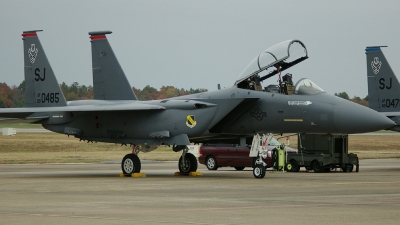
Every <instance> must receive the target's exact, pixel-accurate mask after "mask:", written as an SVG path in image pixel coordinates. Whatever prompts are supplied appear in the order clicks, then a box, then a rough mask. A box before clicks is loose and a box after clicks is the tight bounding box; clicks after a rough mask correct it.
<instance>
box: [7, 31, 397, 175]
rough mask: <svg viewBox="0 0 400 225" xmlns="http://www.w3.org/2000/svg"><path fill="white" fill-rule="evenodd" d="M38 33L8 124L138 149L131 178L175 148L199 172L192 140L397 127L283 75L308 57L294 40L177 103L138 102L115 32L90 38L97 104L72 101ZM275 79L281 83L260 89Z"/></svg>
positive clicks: (130, 162) (28, 36)
mask: <svg viewBox="0 0 400 225" xmlns="http://www.w3.org/2000/svg"><path fill="white" fill-rule="evenodd" d="M37 32H38V31H37V30H36V31H25V32H23V34H22V37H23V38H22V39H23V43H24V45H23V46H24V66H25V85H26V107H25V108H11V109H0V117H2V122H7V123H9V122H10V121H15V122H20V121H23V122H30V123H39V124H42V126H43V127H44V128H46V129H48V130H50V131H53V132H57V133H61V134H66V135H71V136H74V137H76V138H78V139H80V140H85V141H88V142H109V143H119V144H125V145H132V146H134V151H133V153H131V154H127V155H125V157H124V158H123V160H122V162H121V169H122V172H123V173H124V174H125V175H131V174H132V173H139V172H140V170H141V163H140V160H139V157H138V156H137V153H138V152H140V151H142V152H148V151H152V150H155V149H156V148H157V147H158V146H159V145H172V146H173V150H174V151H180V150H183V151H182V156H181V157H180V159H179V162H178V168H179V171H180V172H181V173H182V174H189V173H190V172H192V171H196V170H197V161H196V158H195V157H194V156H193V155H192V154H190V153H187V147H186V146H187V145H189V144H190V143H191V142H192V143H193V142H194V143H201V142H215V141H230V142H232V141H236V142H237V143H241V144H243V143H248V144H251V137H252V136H253V135H255V134H260V133H317V134H327V133H340V134H349V133H362V132H370V131H375V130H381V129H387V128H390V127H392V126H393V125H394V122H393V121H391V120H390V119H388V118H387V117H385V116H383V115H381V114H379V113H377V112H376V111H374V110H371V109H369V108H366V107H363V106H360V105H358V104H355V103H352V102H350V101H347V100H344V99H342V98H338V97H335V96H332V95H329V94H327V93H326V92H325V91H323V89H321V88H320V87H318V86H317V85H316V84H315V83H313V82H312V81H311V80H309V79H300V80H299V81H298V82H297V83H296V84H293V82H292V75H290V74H286V75H284V76H281V72H282V71H284V70H286V69H288V68H290V67H292V66H294V65H296V64H297V63H300V62H302V61H304V60H305V59H307V58H308V55H307V49H306V47H305V45H304V44H303V43H302V42H301V41H299V40H288V41H284V42H281V43H279V44H277V45H274V46H272V47H271V48H268V49H267V50H265V51H263V52H262V53H260V54H259V55H258V56H257V57H256V58H255V59H254V60H253V61H252V62H251V63H250V64H249V65H248V66H247V67H246V68H245V70H244V71H243V72H242V73H241V74H240V75H239V77H238V78H237V80H236V81H235V82H234V84H233V86H232V87H230V88H225V89H222V90H217V91H211V92H205V93H199V94H193V95H187V96H180V97H175V98H169V99H163V100H152V101H138V100H137V98H136V96H135V95H134V94H133V92H131V91H129V90H128V87H129V89H130V87H131V86H130V85H129V83H128V81H127V79H126V76H125V74H124V73H123V70H122V68H121V67H120V65H119V63H118V60H117V58H116V57H115V55H114V53H113V51H112V49H111V46H110V45H109V43H108V40H107V37H106V34H109V33H111V32H109V31H105V32H104V31H97V32H90V33H89V34H90V39H91V43H92V57H93V59H92V62H93V76H94V79H93V80H94V86H95V87H94V89H95V98H96V99H93V100H79V101H70V102H66V100H65V98H64V96H63V93H62V92H61V90H60V87H59V84H58V82H57V80H56V77H55V75H54V72H53V70H52V68H51V66H50V63H49V61H48V60H47V57H46V55H45V52H44V49H43V47H42V45H41V43H40V41H39V38H38V36H37ZM274 75H277V76H278V77H279V82H278V84H272V85H269V86H267V87H265V88H262V87H261V81H263V80H266V79H267V78H270V77H272V76H274Z"/></svg>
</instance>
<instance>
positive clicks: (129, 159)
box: [121, 145, 197, 177]
mask: <svg viewBox="0 0 400 225" xmlns="http://www.w3.org/2000/svg"><path fill="white" fill-rule="evenodd" d="M172 150H174V151H175V152H178V151H181V150H182V155H181V157H180V158H179V162H178V168H179V172H180V174H181V175H189V174H190V173H192V172H196V170H197V159H196V157H195V156H194V155H193V154H191V153H188V150H189V148H188V147H187V146H186V145H175V146H173V147H172ZM138 152H139V151H138V149H137V148H136V146H135V147H134V149H133V151H132V153H130V154H127V155H125V156H124V158H123V159H122V162H121V169H122V173H123V174H124V176H127V177H130V176H132V174H135V173H140V169H141V167H142V166H141V163H140V159H139V157H138V156H137V153H138Z"/></svg>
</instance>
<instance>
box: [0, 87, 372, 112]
mask: <svg viewBox="0 0 400 225" xmlns="http://www.w3.org/2000/svg"><path fill="white" fill-rule="evenodd" d="M60 88H61V91H62V92H63V94H64V96H65V99H66V100H67V101H73V100H82V99H93V87H92V86H91V85H89V86H86V85H79V83H78V82H73V83H72V84H71V85H67V84H66V83H65V82H63V83H62V84H60ZM132 90H133V92H134V93H135V94H136V96H137V97H138V99H139V100H157V99H165V98H172V97H177V96H182V95H189V94H195V93H201V92H206V91H207V89H203V88H197V89H193V88H190V89H189V90H185V89H183V88H180V89H179V88H175V87H174V86H162V87H161V88H160V90H157V89H156V88H154V87H151V86H150V85H147V86H146V87H144V88H143V89H136V88H135V87H132ZM335 96H338V97H341V98H344V99H347V100H349V101H352V102H355V103H358V104H360V105H364V106H367V107H368V95H367V96H366V97H365V98H363V99H361V98H360V97H357V96H354V97H353V98H349V95H348V94H347V93H346V92H339V93H335ZM24 106H25V81H23V82H22V83H21V84H20V85H18V86H15V85H14V86H11V87H10V86H8V85H7V84H6V83H0V108H13V107H24Z"/></svg>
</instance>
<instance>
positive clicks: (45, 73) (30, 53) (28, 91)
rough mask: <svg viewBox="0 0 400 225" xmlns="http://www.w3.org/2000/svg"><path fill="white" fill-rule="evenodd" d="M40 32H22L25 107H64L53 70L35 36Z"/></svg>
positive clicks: (63, 100) (62, 97)
mask: <svg viewBox="0 0 400 225" xmlns="http://www.w3.org/2000/svg"><path fill="white" fill-rule="evenodd" d="M39 31H41V30H33V31H24V32H23V34H22V40H23V41H24V72H25V105H26V106H27V107H49V106H66V105H67V102H66V101H65V98H64V95H63V93H62V91H61V89H60V86H59V84H58V81H57V79H56V77H55V75H54V72H53V69H52V68H51V65H50V63H49V61H48V60H47V57H46V54H45V52H44V49H43V47H42V45H41V43H40V40H39V38H38V36H37V32H39Z"/></svg>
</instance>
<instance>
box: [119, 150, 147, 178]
mask: <svg viewBox="0 0 400 225" xmlns="http://www.w3.org/2000/svg"><path fill="white" fill-rule="evenodd" d="M141 167H142V165H141V163H140V159H139V157H138V156H137V155H136V154H133V153H131V154H127V155H125V157H124V158H123V159H122V162H121V169H122V173H123V174H124V175H125V176H131V175H132V173H140V169H141Z"/></svg>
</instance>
